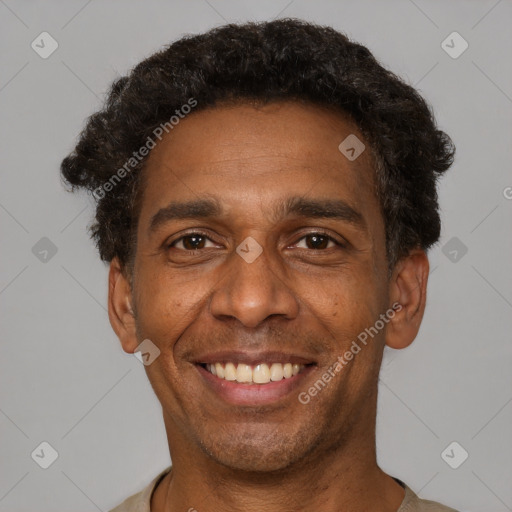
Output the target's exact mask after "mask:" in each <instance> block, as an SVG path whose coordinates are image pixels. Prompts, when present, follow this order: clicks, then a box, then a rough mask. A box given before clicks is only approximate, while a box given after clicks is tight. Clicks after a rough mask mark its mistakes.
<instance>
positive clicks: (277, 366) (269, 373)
mask: <svg viewBox="0 0 512 512" xmlns="http://www.w3.org/2000/svg"><path fill="white" fill-rule="evenodd" d="M200 366H202V367H203V368H204V369H205V370H207V371H208V372H210V373H211V374H212V375H215V376H216V377H217V378H218V379H221V380H226V381H232V382H238V383H240V384H269V383H270V382H278V381H281V380H283V379H290V378H291V377H294V376H295V375H298V374H299V373H301V372H303V371H304V370H305V368H306V367H307V366H311V365H305V364H292V363H284V364H283V363H272V364H270V365H269V364H267V363H260V364H255V365H249V364H243V363H239V364H238V365H235V364H234V363H230V362H227V363H204V364H201V365H200Z"/></svg>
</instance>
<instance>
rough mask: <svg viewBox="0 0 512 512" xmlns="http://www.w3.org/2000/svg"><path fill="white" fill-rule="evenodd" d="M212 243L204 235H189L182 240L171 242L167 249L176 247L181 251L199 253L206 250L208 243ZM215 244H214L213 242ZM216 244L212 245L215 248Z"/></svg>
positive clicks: (198, 233)
mask: <svg viewBox="0 0 512 512" xmlns="http://www.w3.org/2000/svg"><path fill="white" fill-rule="evenodd" d="M207 240H208V241H210V242H212V241H211V239H210V238H208V237H207V236H206V235H205V234H204V233H200V232H197V233H189V234H187V235H185V236H182V237H181V238H178V239H176V240H174V241H173V242H171V243H170V244H169V245H168V246H167V247H168V248H171V247H174V248H176V249H179V250H182V251H183V250H184V251H197V250H199V249H205V244H206V241H207ZM212 244H213V242H212ZM214 246H215V244H213V245H212V247H214Z"/></svg>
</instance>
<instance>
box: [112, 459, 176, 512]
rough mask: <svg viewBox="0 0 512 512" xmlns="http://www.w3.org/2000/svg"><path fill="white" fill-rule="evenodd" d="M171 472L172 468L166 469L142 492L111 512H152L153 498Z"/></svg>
mask: <svg viewBox="0 0 512 512" xmlns="http://www.w3.org/2000/svg"><path fill="white" fill-rule="evenodd" d="M170 470H171V467H170V466H169V467H168V468H166V469H164V470H163V471H162V472H161V473H159V474H158V475H157V476H156V477H155V478H153V480H152V481H151V482H150V483H149V484H148V485H147V486H146V487H145V488H144V489H143V490H142V491H140V492H138V493H137V494H134V495H132V496H130V497H129V498H126V499H125V500H124V501H123V502H122V503H121V504H120V505H118V506H117V507H116V508H113V509H111V510H109V512H150V504H151V496H152V495H153V491H154V490H155V488H156V486H157V485H158V483H159V482H160V480H161V479H162V478H163V477H164V476H165V475H166V474H167V473H169V471H170Z"/></svg>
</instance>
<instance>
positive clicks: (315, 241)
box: [301, 233, 341, 250]
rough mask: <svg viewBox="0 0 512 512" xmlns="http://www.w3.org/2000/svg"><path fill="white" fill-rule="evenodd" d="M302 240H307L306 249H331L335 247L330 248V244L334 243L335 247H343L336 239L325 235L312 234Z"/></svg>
mask: <svg viewBox="0 0 512 512" xmlns="http://www.w3.org/2000/svg"><path fill="white" fill-rule="evenodd" d="M301 240H306V242H305V247H304V248H305V249H311V250H323V249H330V248H331V247H333V246H332V245H331V246H330V247H329V243H333V244H334V246H336V245H341V244H340V243H339V242H337V241H336V240H335V239H334V238H332V237H331V236H328V235H326V234H324V233H310V234H308V235H305V236H303V237H302V238H301Z"/></svg>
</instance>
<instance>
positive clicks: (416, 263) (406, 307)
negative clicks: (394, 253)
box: [386, 249, 429, 349]
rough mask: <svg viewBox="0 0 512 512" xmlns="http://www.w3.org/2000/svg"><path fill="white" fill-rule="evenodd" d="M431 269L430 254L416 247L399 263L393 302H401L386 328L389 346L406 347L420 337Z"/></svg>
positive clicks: (393, 281) (391, 294)
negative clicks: (428, 256)
mask: <svg viewBox="0 0 512 512" xmlns="http://www.w3.org/2000/svg"><path fill="white" fill-rule="evenodd" d="M428 272H429V263H428V258H427V255H426V254H425V251H423V250H422V249H414V250H412V251H411V252H410V253H409V254H408V255H407V256H406V257H405V258H403V259H401V260H400V261H399V262H398V263H397V264H396V266H395V269H394V270H393V274H392V277H391V280H390V284H389V286H390V289H389V297H390V301H391V305H393V304H395V303H396V304H399V305H398V306H396V307H395V308H394V310H395V315H394V316H393V318H391V319H390V321H389V323H388V326H387V328H386V345H388V347H391V348H395V349H400V348H405V347H408V346H409V345H410V344H411V343H412V342H413V341H414V338H416V336H417V334H418V331H419V329H420V324H421V321H422V319H423V313H424V312H425V304H426V300H427V281H428ZM390 307H393V306H390Z"/></svg>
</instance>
